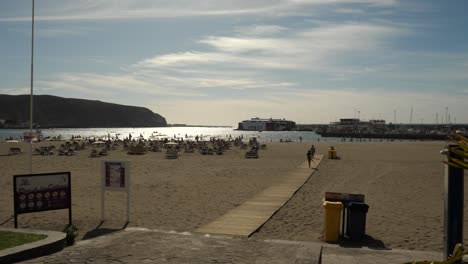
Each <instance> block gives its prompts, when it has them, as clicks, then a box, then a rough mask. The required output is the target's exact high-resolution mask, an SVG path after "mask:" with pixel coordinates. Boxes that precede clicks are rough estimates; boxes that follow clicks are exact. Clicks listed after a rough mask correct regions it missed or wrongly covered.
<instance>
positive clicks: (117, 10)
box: [0, 0, 468, 126]
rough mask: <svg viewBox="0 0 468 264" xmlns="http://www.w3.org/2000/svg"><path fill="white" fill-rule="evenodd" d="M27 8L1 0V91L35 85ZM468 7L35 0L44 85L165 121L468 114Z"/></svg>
mask: <svg viewBox="0 0 468 264" xmlns="http://www.w3.org/2000/svg"><path fill="white" fill-rule="evenodd" d="M31 6H32V1H31V0H0V94H29V92H30V60H31ZM466 10H468V1H465V0H446V1H438V0H421V1H416V0H405V1H399V0H197V1H192V0H172V1H167V0H132V1H123V0H80V1H72V0H35V32H34V33H35V37H34V41H35V48H34V94H49V95H56V96H62V97H68V98H83V99H92V100H100V101H105V102H112V103H118V104H125V105H135V106H143V107H147V108H149V109H150V110H152V111H153V112H155V113H159V114H161V115H162V116H164V117H165V118H166V120H167V122H168V123H169V124H181V123H183V124H192V125H195V124H198V125H233V126H235V125H236V124H237V123H238V122H240V121H242V120H246V119H250V118H252V117H263V118H270V117H272V118H286V119H289V120H293V121H295V122H296V123H300V124H313V123H328V122H332V121H336V120H339V119H340V118H352V117H359V118H360V119H362V120H368V119H384V120H386V121H387V122H395V121H396V122H397V123H409V122H410V121H411V122H412V123H436V122H438V123H446V122H447V121H450V122H452V123H468V103H467V102H468V34H466V30H467V29H466V28H467V26H468V16H466ZM411 109H413V111H412V112H413V115H412V118H411ZM447 116H450V120H448V118H447ZM395 117H396V118H395Z"/></svg>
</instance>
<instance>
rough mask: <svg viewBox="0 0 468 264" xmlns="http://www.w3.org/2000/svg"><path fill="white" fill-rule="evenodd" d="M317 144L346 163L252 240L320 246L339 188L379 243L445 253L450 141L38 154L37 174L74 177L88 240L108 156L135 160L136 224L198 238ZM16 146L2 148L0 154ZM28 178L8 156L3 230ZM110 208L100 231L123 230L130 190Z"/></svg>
mask: <svg viewBox="0 0 468 264" xmlns="http://www.w3.org/2000/svg"><path fill="white" fill-rule="evenodd" d="M39 144H44V145H48V144H50V143H39ZM311 144H315V145H316V148H317V153H326V149H327V147H328V146H329V145H334V146H335V147H336V148H337V153H338V156H339V157H341V159H340V160H327V159H324V160H323V161H322V163H321V165H320V167H319V170H318V171H317V172H315V173H314V175H313V176H312V177H311V178H310V179H309V181H308V182H307V183H306V184H305V185H304V186H303V187H302V188H301V189H300V190H299V191H298V192H297V193H296V194H295V195H294V197H293V198H292V199H291V200H290V201H289V202H288V203H287V204H286V205H285V206H284V207H283V208H282V209H281V210H280V211H278V212H277V213H276V214H275V215H274V216H273V217H272V218H271V219H270V220H269V221H268V222H267V223H266V224H265V225H264V226H263V227H262V228H261V229H260V230H259V231H258V232H257V233H255V234H254V235H253V237H254V238H258V239H266V238H268V239H287V240H312V241H319V239H320V235H321V233H322V229H323V208H322V206H321V202H322V199H323V195H324V193H325V192H326V191H331V192H346V193H362V194H365V196H366V203H368V204H369V206H370V209H369V213H368V215H367V230H366V231H367V234H368V235H369V236H371V237H372V238H373V239H374V240H375V241H376V243H380V244H382V245H385V246H387V247H390V248H404V249H417V250H437V251H440V250H442V245H443V242H442V235H443V211H444V207H443V197H444V196H443V194H444V185H443V182H444V181H443V179H444V165H443V163H442V162H441V161H442V160H443V156H441V155H440V154H439V151H440V150H441V149H442V148H443V147H444V145H445V144H446V143H445V142H324V141H323V140H322V141H321V142H301V143H299V142H293V143H278V142H276V143H268V149H267V150H261V151H260V159H258V160H255V159H254V160H250V159H245V158H244V157H243V154H244V152H245V151H244V150H239V149H238V148H237V147H233V148H232V149H231V150H228V151H226V152H225V154H224V155H221V156H217V155H214V156H202V155H200V154H199V153H192V154H189V153H182V155H181V157H180V158H179V159H177V160H166V159H164V154H163V153H161V152H159V153H153V152H148V153H147V154H145V155H141V156H133V155H127V154H126V153H125V152H123V151H121V150H116V151H111V152H110V155H109V156H108V157H102V158H89V157H88V155H89V152H90V150H89V149H87V150H84V151H81V152H79V153H78V154H77V155H75V156H72V157H67V156H57V155H53V156H33V168H34V172H35V173H41V172H57V171H70V172H71V175H72V176H71V177H72V202H73V223H74V224H75V225H76V226H77V227H78V228H79V229H80V235H81V236H85V237H90V236H92V235H93V234H94V233H93V232H96V231H93V229H95V228H96V227H97V226H98V225H99V224H100V213H101V208H100V205H101V187H100V184H101V162H102V160H128V161H130V162H131V182H132V184H131V185H132V186H131V217H132V219H131V223H130V224H129V225H130V226H138V227H146V228H152V229H161V230H176V231H189V232H191V231H194V230H195V229H196V228H198V227H200V226H202V225H204V224H207V223H209V222H211V221H213V220H215V219H217V218H218V217H220V216H222V215H223V214H225V213H226V212H227V211H229V210H230V209H232V208H234V207H236V206H238V205H240V204H242V203H243V202H245V201H247V200H248V199H249V198H251V197H253V196H254V195H255V194H257V193H258V192H260V191H262V190H264V189H265V188H267V187H269V186H272V185H274V184H275V183H277V182H279V181H281V180H282V179H284V178H285V177H287V176H288V172H290V171H293V170H294V169H295V168H296V167H298V166H299V164H301V163H302V162H304V160H305V159H306V155H305V154H306V152H307V149H308V148H309V147H310V145H311ZM13 145H15V144H14V143H0V153H4V152H6V151H7V149H8V148H9V147H11V146H13ZM16 145H21V147H22V149H23V150H26V151H27V150H28V148H29V147H28V146H26V145H25V144H24V143H20V144H16ZM16 145H15V146H16ZM35 147H37V146H35ZM28 172H29V159H28V154H27V153H23V154H20V155H16V156H0V184H1V186H2V187H3V191H2V192H1V193H0V224H1V223H3V225H2V226H4V227H12V226H13V221H12V220H11V219H10V218H11V216H12V214H13V194H12V192H13V190H12V189H13V187H12V178H13V175H15V174H24V173H28ZM106 203H107V204H106V215H107V217H106V219H107V221H106V222H105V223H104V224H103V225H102V226H100V228H101V229H100V231H103V230H107V231H109V232H111V231H113V230H117V229H119V228H122V227H123V225H124V224H125V219H126V194H125V193H122V192H109V191H108V192H107V193H106ZM466 215H468V214H466ZM67 216H68V214H67V211H66V210H59V211H50V212H41V213H31V214H24V215H19V217H18V218H19V227H24V228H37V229H41V228H42V229H51V230H61V229H63V227H64V226H65V225H66V224H67V223H68V218H67ZM8 219H10V220H9V221H7V220H8ZM467 235H468V232H465V237H468V236H467Z"/></svg>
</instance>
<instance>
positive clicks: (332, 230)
mask: <svg viewBox="0 0 468 264" xmlns="http://www.w3.org/2000/svg"><path fill="white" fill-rule="evenodd" d="M323 208H324V209H325V221H324V223H323V225H324V227H323V240H325V242H337V241H338V239H339V238H340V222H341V221H340V220H341V209H342V208H343V204H342V203H341V202H327V201H325V202H323Z"/></svg>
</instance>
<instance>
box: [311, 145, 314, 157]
mask: <svg viewBox="0 0 468 264" xmlns="http://www.w3.org/2000/svg"><path fill="white" fill-rule="evenodd" d="M310 153H311V154H312V158H314V157H315V146H314V145H312V147H310Z"/></svg>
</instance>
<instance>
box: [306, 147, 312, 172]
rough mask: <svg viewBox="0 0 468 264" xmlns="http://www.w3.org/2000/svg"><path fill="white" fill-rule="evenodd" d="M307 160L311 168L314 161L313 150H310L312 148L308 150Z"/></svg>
mask: <svg viewBox="0 0 468 264" xmlns="http://www.w3.org/2000/svg"><path fill="white" fill-rule="evenodd" d="M307 161H308V162H309V168H310V162H311V161H312V152H310V150H308V151H307Z"/></svg>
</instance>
